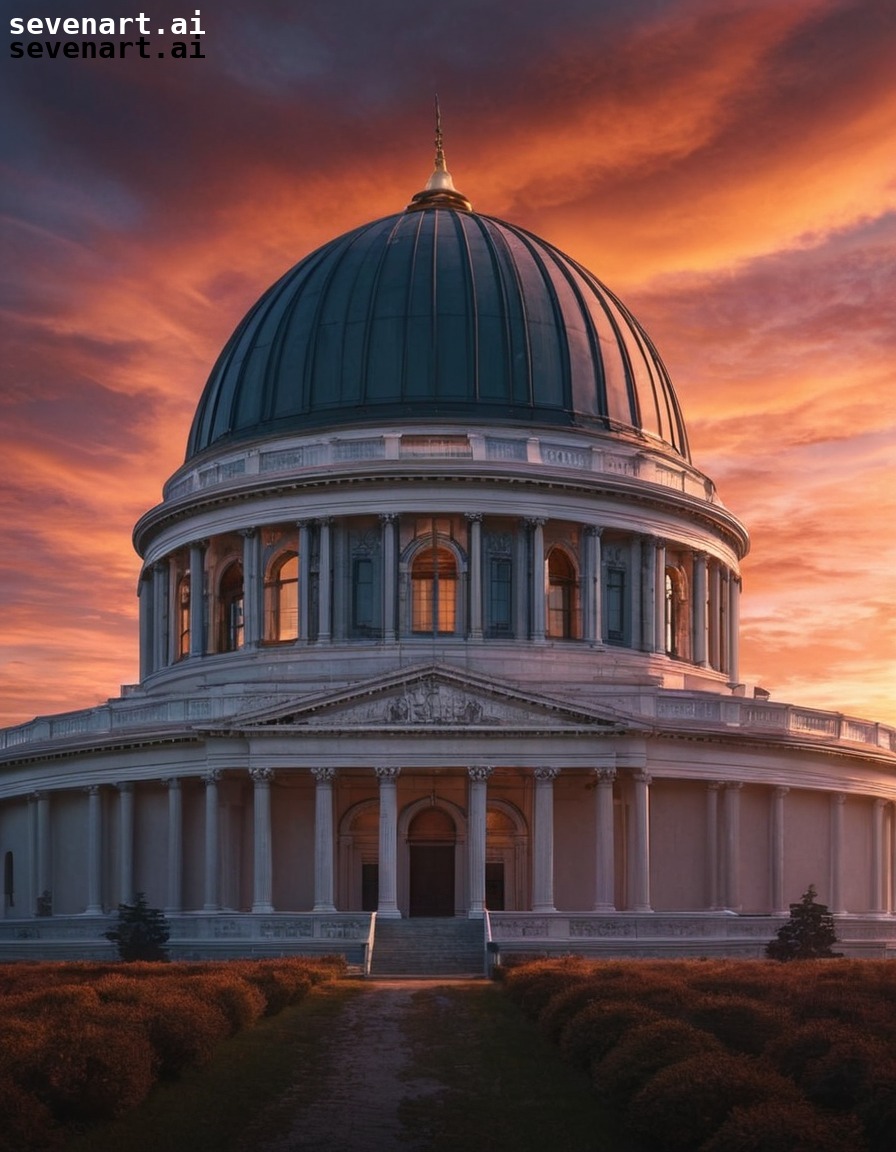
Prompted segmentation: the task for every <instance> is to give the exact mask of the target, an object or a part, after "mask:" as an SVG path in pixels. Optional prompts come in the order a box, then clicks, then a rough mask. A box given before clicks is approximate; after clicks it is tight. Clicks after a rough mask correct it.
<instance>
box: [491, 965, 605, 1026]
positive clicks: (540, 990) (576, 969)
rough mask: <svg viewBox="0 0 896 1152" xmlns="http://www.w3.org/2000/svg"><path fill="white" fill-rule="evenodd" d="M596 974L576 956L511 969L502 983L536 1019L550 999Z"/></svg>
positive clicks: (524, 1009) (592, 968) (593, 969)
mask: <svg viewBox="0 0 896 1152" xmlns="http://www.w3.org/2000/svg"><path fill="white" fill-rule="evenodd" d="M594 973H595V966H594V965H593V964H588V963H587V962H586V961H584V960H582V959H580V958H579V957H577V956H571V957H564V958H563V959H561V960H536V961H533V962H532V963H531V964H525V965H523V966H522V967H519V968H511V969H510V970H509V971H508V972H507V975H506V977H505V980H504V984H505V987H506V988H507V991H508V992H509V994H510V995H511V996H512V998H513V999H514V1000H515V1001H516V1002H517V1004H519V1006H520V1008H522V1010H523V1012H525V1013H526V1015H527V1016H531V1017H537V1016H538V1014H539V1013H540V1012H541V1010H542V1009H543V1008H544V1007H545V1005H546V1004H547V1002H548V1001H549V1000H550V999H551V997H552V996H555V995H556V994H557V993H558V992H560V991H562V990H563V989H564V988H570V987H572V986H573V985H578V984H581V983H583V982H584V981H585V980H587V979H589V978H591V977H592V976H593V975H594Z"/></svg>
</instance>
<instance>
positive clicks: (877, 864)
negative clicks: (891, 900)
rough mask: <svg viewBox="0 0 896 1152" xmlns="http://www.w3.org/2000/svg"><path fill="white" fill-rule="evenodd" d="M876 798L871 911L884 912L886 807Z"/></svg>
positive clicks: (879, 798) (873, 822)
mask: <svg viewBox="0 0 896 1152" xmlns="http://www.w3.org/2000/svg"><path fill="white" fill-rule="evenodd" d="M885 804H886V801H885V800H883V799H882V798H881V797H880V796H875V797H874V799H873V800H872V801H871V911H872V912H883V910H884V805H885Z"/></svg>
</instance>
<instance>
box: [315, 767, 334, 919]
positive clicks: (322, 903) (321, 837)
mask: <svg viewBox="0 0 896 1152" xmlns="http://www.w3.org/2000/svg"><path fill="white" fill-rule="evenodd" d="M311 775H312V776H313V777H314V781H315V784H314V911H315V912H335V911H336V904H335V903H334V900H333V781H334V780H335V779H336V769H335V768H312V769H311Z"/></svg>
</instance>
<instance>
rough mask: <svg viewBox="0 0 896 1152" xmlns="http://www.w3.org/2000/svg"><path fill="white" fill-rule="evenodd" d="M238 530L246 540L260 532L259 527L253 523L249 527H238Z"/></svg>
mask: <svg viewBox="0 0 896 1152" xmlns="http://www.w3.org/2000/svg"><path fill="white" fill-rule="evenodd" d="M237 531H238V532H239V534H240V536H242V537H243V539H244V540H251V539H252V538H253V536H255V535H256V533H257V532H258V529H257V528H256V527H254V525H253V526H251V527H249V528H238V529H237Z"/></svg>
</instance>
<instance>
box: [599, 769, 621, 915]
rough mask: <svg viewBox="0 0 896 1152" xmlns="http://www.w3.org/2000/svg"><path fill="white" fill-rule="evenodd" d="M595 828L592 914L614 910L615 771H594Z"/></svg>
mask: <svg viewBox="0 0 896 1152" xmlns="http://www.w3.org/2000/svg"><path fill="white" fill-rule="evenodd" d="M594 775H595V776H596V777H597V787H596V788H595V789H594V794H595V825H596V832H597V845H596V852H595V856H596V860H595V863H596V865H597V875H596V877H595V884H594V890H595V897H594V911H595V912H614V911H615V910H616V876H615V850H614V838H613V783H614V781H615V780H616V769H615V768H595V769H594Z"/></svg>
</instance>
